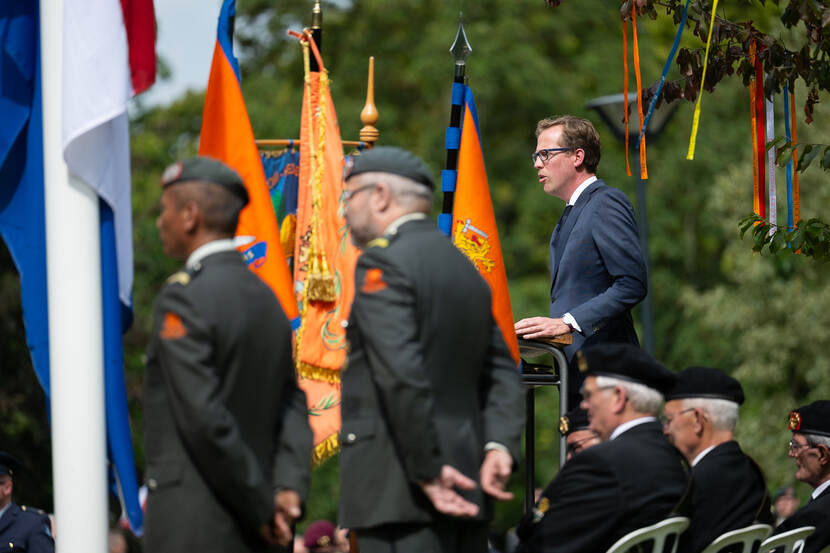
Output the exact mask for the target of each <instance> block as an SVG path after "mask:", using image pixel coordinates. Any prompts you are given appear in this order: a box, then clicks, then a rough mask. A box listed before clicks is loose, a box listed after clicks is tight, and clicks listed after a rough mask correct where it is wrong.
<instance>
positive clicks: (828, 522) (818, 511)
mask: <svg viewBox="0 0 830 553" xmlns="http://www.w3.org/2000/svg"><path fill="white" fill-rule="evenodd" d="M789 429H790V431H792V433H793V437H792V440H791V441H790V444H789V445H790V447H789V455H790V457H792V458H793V460H794V461H795V466H796V472H795V477H796V479H798V480H800V481H802V482H806V483H807V484H809V485H810V486H811V487H812V488H813V493H812V494H811V495H810V501H809V502H807V504H806V505H804V506H803V507H801V508H800V509H799V510H798V511H796V512H795V513H794V514H793V515H792V516H791V517H790V518H788V519H787V520H785V521H784V522H782V523H781V524H780V525H779V526H778V527H777V528H776V529H775V532H774V534H780V533H782V532H787V531H789V530H795V529H796V528H801V527H802V526H815V527H816V531H815V532H813V533H812V534H811V535H810V536H808V537H807V540H806V541H805V542H804V549H803V551H802V553H818V552H819V551H822V550H823V549H824V548H825V547H827V546H828V545H830V401H828V400H819V401H814V402H813V403H811V404H809V405H805V406H803V407H799V408H798V409H796V410H795V411H792V412H791V413H790V418H789Z"/></svg>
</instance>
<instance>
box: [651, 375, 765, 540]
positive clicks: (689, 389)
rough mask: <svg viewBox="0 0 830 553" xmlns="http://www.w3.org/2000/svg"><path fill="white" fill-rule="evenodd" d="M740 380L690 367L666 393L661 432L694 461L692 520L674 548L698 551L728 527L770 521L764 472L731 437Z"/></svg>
mask: <svg viewBox="0 0 830 553" xmlns="http://www.w3.org/2000/svg"><path fill="white" fill-rule="evenodd" d="M743 402H744V391H743V388H742V387H741V384H740V382H738V381H737V380H735V379H734V378H732V377H731V376H729V375H727V374H726V373H724V372H723V371H720V370H718V369H713V368H709V367H689V368H687V369H685V370H684V371H682V372H680V373H679V374H678V379H677V383H676V384H675V385H674V387H673V388H672V389H671V391H670V392H669V393H668V394H666V406H665V408H664V415H663V432H665V434H666V436H668V437H669V440H670V441H671V442H672V443H673V444H674V445H675V446H676V447H677V448H678V449H679V450H680V452H681V453H683V455H684V457H686V459H687V460H688V461H689V463H691V465H692V473H693V475H694V481H695V484H694V490H693V492H692V504H691V510H692V512H691V517H690V518H691V524H690V525H689V528H688V529H687V530H686V531H685V532H683V534H681V536H680V542H679V544H678V549H677V551H678V553H698V552H699V551H703V550H704V549H705V548H706V546H707V545H709V544H710V543H712V541H713V540H714V539H715V538H717V537H718V536H720V535H721V534H723V533H725V532H728V531H730V530H737V529H739V528H744V527H746V526H749V525H751V524H755V523H763V524H770V525H772V523H773V518H772V512H771V510H770V498H769V492H768V491H767V485H766V483H765V481H764V474H763V472H762V471H761V468H760V467H759V466H758V465H757V463H755V461H754V460H752V458H751V457H749V456H748V455H746V454H745V453H744V452H743V451H741V446H740V445H738V442H736V441H735V438H734V431H735V425H736V424H737V422H738V407H739V406H740V405H741V404H743Z"/></svg>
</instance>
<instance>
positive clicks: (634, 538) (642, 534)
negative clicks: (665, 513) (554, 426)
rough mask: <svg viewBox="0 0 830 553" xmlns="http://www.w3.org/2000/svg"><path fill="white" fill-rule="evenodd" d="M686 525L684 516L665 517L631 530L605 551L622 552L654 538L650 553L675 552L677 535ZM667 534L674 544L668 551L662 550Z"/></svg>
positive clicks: (687, 525) (687, 522)
mask: <svg viewBox="0 0 830 553" xmlns="http://www.w3.org/2000/svg"><path fill="white" fill-rule="evenodd" d="M688 527H689V519H688V518H686V517H672V518H667V519H666V520H663V521H660V522H658V523H657V524H652V525H651V526H645V527H643V528H640V529H638V530H632V531H631V532H629V533H628V534H626V535H624V536H623V537H621V538H620V539H618V540H617V541H616V543H615V544H614V545H612V546H611V547H610V548H609V549H608V551H607V552H606V553H624V552H625V551H628V550H629V549H631V548H632V547H634V546H637V545H640V544H641V543H645V542H647V541H650V540H654V547H653V548H652V550H651V551H652V553H676V552H677V537H678V536H679V535H680V533H681V532H683V530H685V529H686V528H688ZM669 536H674V544H673V545H672V548H671V549H670V550H669V551H663V547H664V546H665V543H666V540H667V539H668V537H669Z"/></svg>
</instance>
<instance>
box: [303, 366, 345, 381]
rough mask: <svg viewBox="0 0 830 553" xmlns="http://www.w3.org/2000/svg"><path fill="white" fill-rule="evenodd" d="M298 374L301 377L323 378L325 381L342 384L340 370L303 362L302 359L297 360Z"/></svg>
mask: <svg viewBox="0 0 830 553" xmlns="http://www.w3.org/2000/svg"><path fill="white" fill-rule="evenodd" d="M297 374H299V375H300V377H301V378H310V379H311V380H321V381H323V382H329V383H331V384H337V385H340V371H337V370H334V369H327V368H325V367H317V366H315V365H309V364H308V363H303V362H302V361H297Z"/></svg>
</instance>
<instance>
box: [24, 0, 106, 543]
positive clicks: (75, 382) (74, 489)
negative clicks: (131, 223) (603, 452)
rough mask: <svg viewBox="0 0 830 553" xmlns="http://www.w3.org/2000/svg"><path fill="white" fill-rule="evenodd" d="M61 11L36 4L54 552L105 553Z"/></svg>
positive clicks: (95, 302)
mask: <svg viewBox="0 0 830 553" xmlns="http://www.w3.org/2000/svg"><path fill="white" fill-rule="evenodd" d="M63 13H64V2H63V1H57V2H54V1H50V0H41V2H40V17H41V22H40V37H41V52H42V56H43V57H42V60H43V65H42V75H43V158H44V159H43V161H44V198H45V203H46V260H47V262H46V264H47V289H48V298H49V300H48V301H49V309H48V311H49V361H50V363H49V364H50V369H49V371H50V372H49V379H50V392H51V393H50V397H51V419H52V421H51V422H52V464H53V468H52V474H53V478H54V490H55V491H54V498H55V523H56V528H57V529H56V532H55V534H56V537H57V544H56V545H57V551H58V552H75V551H91V552H97V551H100V552H104V551H106V549H107V474H106V459H107V450H106V438H105V426H104V421H105V414H104V348H103V322H102V307H101V305H102V296H101V247H100V231H99V224H98V221H99V210H98V195H97V194H96V193H95V192H94V191H93V190H92V189H91V188H90V187H89V186H88V185H87V184H86V183H85V182H83V181H81V180H80V179H78V178H77V177H75V176H73V175H70V174H69V170H68V168H67V165H66V162H65V161H64V158H63V145H62V140H61V136H62V130H61V129H62V120H63V119H62V112H63V107H62V102H63V82H64V78H63V52H64V44H63V25H64V17H63Z"/></svg>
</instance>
